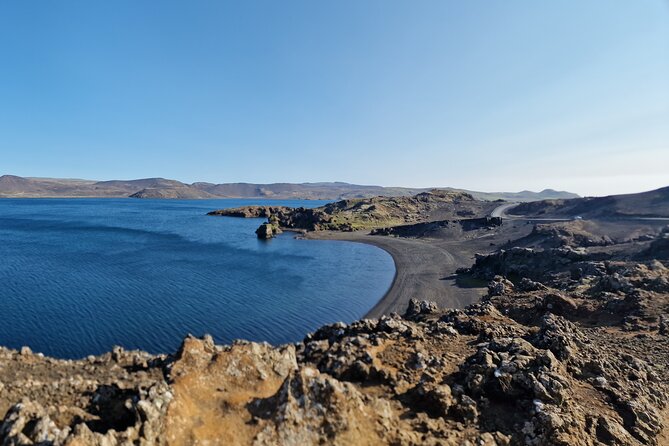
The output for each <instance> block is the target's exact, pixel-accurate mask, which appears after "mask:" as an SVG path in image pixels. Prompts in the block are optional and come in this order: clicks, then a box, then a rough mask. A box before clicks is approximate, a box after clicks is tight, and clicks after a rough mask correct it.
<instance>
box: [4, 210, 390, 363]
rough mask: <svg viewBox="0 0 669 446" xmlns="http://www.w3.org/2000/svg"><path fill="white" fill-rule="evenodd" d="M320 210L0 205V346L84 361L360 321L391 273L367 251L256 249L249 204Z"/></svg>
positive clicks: (386, 260) (313, 245)
mask: <svg viewBox="0 0 669 446" xmlns="http://www.w3.org/2000/svg"><path fill="white" fill-rule="evenodd" d="M261 203H273V204H283V205H289V206H318V205H321V204H322V203H323V202H318V201H290V200H285V201H271V202H270V201H265V202H263V201H262V200H201V201H200V200H193V201H187V200H184V201H181V200H179V201H172V200H135V199H29V200H14V199H4V200H0V304H1V307H0V345H5V346H9V347H13V348H18V347H20V346H22V345H28V346H30V347H31V348H32V349H33V350H34V351H38V352H43V353H45V354H48V355H54V356H58V357H69V358H73V357H82V356H85V355H88V354H98V353H101V352H105V351H108V350H109V349H110V348H111V347H112V346H113V345H122V346H123V347H125V348H139V349H143V350H148V351H151V352H172V351H174V350H175V349H176V348H177V347H178V345H179V344H180V341H181V339H182V338H183V337H184V336H185V335H186V334H187V333H193V334H195V335H202V334H204V333H210V334H212V335H213V336H214V338H215V339H216V340H217V342H221V343H228V342H230V341H231V340H233V339H237V338H244V339H250V340H258V341H268V342H271V343H275V344H276V343H284V342H293V341H298V340H300V339H302V337H303V336H304V335H305V334H306V333H307V332H309V331H311V330H313V329H314V328H316V327H318V326H320V325H322V324H325V323H331V322H335V321H339V320H343V321H351V320H354V319H356V318H359V317H361V316H362V315H363V314H365V313H366V312H367V311H368V310H369V309H370V308H371V307H372V306H373V305H374V304H375V303H376V302H377V301H378V300H379V299H380V298H381V297H382V296H383V294H384V293H385V292H386V291H387V289H388V287H389V286H390V284H391V282H392V279H393V275H394V266H393V262H392V259H391V257H390V256H389V255H388V254H387V253H386V252H384V251H382V250H380V249H378V248H375V247H372V246H367V245H362V244H357V243H347V242H334V241H307V240H296V239H294V238H293V235H292V234H283V235H282V236H280V237H279V238H277V239H274V240H271V241H269V242H263V241H259V240H257V239H256V236H255V234H254V231H255V229H256V228H257V226H258V225H259V221H258V220H256V219H236V218H229V217H209V216H206V215H205V214H206V212H207V211H210V210H213V209H219V208H224V207H235V206H241V205H246V204H261Z"/></svg>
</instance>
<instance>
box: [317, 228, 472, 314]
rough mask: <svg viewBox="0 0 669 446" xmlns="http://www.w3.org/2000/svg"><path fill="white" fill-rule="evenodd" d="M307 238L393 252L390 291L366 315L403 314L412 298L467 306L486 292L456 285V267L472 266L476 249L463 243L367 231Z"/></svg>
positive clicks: (451, 305) (326, 234) (319, 233)
mask: <svg viewBox="0 0 669 446" xmlns="http://www.w3.org/2000/svg"><path fill="white" fill-rule="evenodd" d="M304 238H306V239H311V240H341V241H348V242H357V243H365V244H368V245H373V246H376V247H377V248H380V249H383V250H384V251H386V252H387V253H388V254H390V256H391V257H392V259H393V262H394V264H395V276H394V277H393V281H392V283H391V285H390V288H389V289H388V291H386V293H385V294H384V295H383V297H382V298H381V299H380V300H379V301H378V302H377V303H376V304H375V305H374V306H373V307H372V308H371V309H370V310H369V311H368V312H367V313H366V314H365V316H364V317H366V318H378V317H380V316H382V315H384V314H390V313H393V312H394V313H399V314H403V313H404V312H405V311H406V308H407V305H408V304H409V300H411V299H412V298H417V299H424V300H432V301H435V302H436V303H437V304H438V305H439V306H440V307H442V308H464V307H466V306H467V305H470V304H472V303H475V302H477V301H478V300H479V299H480V298H481V296H482V295H483V294H484V292H483V290H482V289H481V288H462V287H460V286H458V285H457V284H456V281H455V270H456V269H457V268H460V267H462V266H467V267H468V266H471V264H472V260H471V258H472V257H473V252H469V250H468V249H463V248H464V247H463V246H462V244H461V243H453V244H451V245H450V246H441V244H437V243H428V242H426V241H422V240H417V239H408V238H397V237H389V236H379V235H369V234H368V233H365V232H331V231H328V232H325V231H323V232H309V233H306V234H305V235H304ZM446 248H448V249H446Z"/></svg>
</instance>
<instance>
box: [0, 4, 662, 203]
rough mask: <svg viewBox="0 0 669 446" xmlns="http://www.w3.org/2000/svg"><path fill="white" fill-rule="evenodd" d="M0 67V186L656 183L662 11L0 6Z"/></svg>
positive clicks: (644, 186)
mask: <svg viewBox="0 0 669 446" xmlns="http://www.w3.org/2000/svg"><path fill="white" fill-rule="evenodd" d="M0 60H1V61H2V65H1V67H0V68H1V69H0V173H11V174H16V175H23V176H50V177H74V178H90V179H112V178H140V177H153V176H162V177H168V178H174V179H179V180H182V181H186V182H192V181H212V182H234V181H247V182H278V181H290V182H303V181H335V180H336V181H348V182H354V183H362V184H381V185H398V186H399V185H401V186H453V187H462V188H468V189H475V190H488V191H494V190H508V191H515V190H521V189H534V190H538V189H543V188H546V187H551V188H556V189H567V190H571V191H575V192H578V193H581V194H589V195H602V194H607V193H622V192H634V191H641V190H648V189H652V188H656V187H661V186H666V185H669V3H668V2H667V1H665V0H634V1H629V0H588V1H582V0H571V1H567V0H564V1H558V2H544V1H541V2H537V1H530V0H526V1H516V0H489V1H481V0H476V1H447V0H440V1H426V0H425V1H418V2H415V1H402V2H400V1H388V0H378V1H371V0H369V1H360V0H351V1H336V2H325V1H282V2H277V1H244V2H231V1H230V2H227V1H218V0H217V1H166V0H161V1H157V0H156V1H141V0H119V1H114V2H91V1H67V2H63V1H57V0H51V1H47V0H45V1H28V0H7V1H3V2H0Z"/></svg>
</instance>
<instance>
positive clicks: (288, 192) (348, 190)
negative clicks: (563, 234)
mask: <svg viewBox="0 0 669 446" xmlns="http://www.w3.org/2000/svg"><path fill="white" fill-rule="evenodd" d="M431 189H433V188H422V189H418V188H406V187H382V186H362V185H357V184H348V183H341V182H333V183H272V184H252V183H224V184H213V183H193V184H186V183H182V182H180V181H176V180H167V179H164V178H145V179H140V180H111V181H92V180H76V179H58V178H30V177H19V176H14V175H3V176H0V197H2V198H65V197H100V198H118V197H132V198H166V199H167V198H171V199H203V198H265V199H271V198H276V199H305V200H339V199H347V198H369V197H374V196H410V195H415V194H417V193H420V192H425V191H428V190H431ZM439 189H446V190H452V191H462V192H468V193H470V194H472V195H473V196H474V198H477V199H480V200H491V201H492V200H500V199H501V200H509V201H535V200H545V199H566V198H576V197H578V195H576V194H572V193H570V192H561V191H555V190H552V189H546V190H543V191H541V192H531V191H522V192H477V191H467V190H463V189H454V188H443V187H442V188H439Z"/></svg>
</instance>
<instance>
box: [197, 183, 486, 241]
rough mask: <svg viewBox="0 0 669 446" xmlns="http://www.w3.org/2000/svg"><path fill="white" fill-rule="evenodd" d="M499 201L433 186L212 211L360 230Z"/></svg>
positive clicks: (461, 213)
mask: <svg viewBox="0 0 669 446" xmlns="http://www.w3.org/2000/svg"><path fill="white" fill-rule="evenodd" d="M497 206H498V203H493V202H488V201H481V200H477V199H475V198H474V197H473V196H472V195H470V194H468V193H464V192H453V191H446V190H437V189H435V190H432V191H429V192H422V193H419V194H417V195H414V196H411V197H373V198H364V199H363V198H361V199H350V200H341V201H337V202H335V203H329V204H326V205H325V206H320V207H317V208H304V207H299V208H289V207H285V206H245V207H241V208H232V209H221V210H216V211H212V212H210V213H209V215H215V216H223V217H244V218H267V223H269V224H271V225H273V226H275V227H276V228H280V229H290V230H304V231H347V232H351V231H358V230H370V229H378V228H383V227H395V226H399V225H406V224H414V223H419V222H427V221H435V220H445V219H462V218H467V217H485V216H486V215H487V214H488V213H489V212H490V211H491V210H492V209H494V208H495V207H497Z"/></svg>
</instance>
